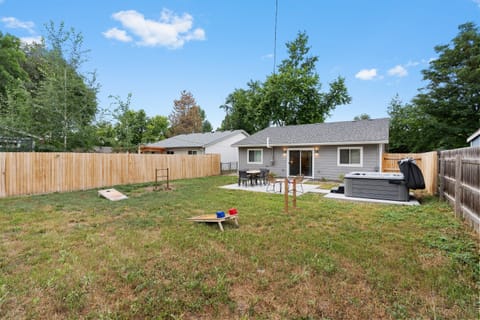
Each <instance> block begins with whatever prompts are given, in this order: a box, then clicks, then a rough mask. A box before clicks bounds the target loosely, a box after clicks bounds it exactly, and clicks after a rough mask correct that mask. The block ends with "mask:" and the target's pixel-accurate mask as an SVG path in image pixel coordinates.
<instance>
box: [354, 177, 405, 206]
mask: <svg viewBox="0 0 480 320" xmlns="http://www.w3.org/2000/svg"><path fill="white" fill-rule="evenodd" d="M344 183H345V196H347V197H355V198H369V199H381V200H394V201H408V200H409V198H410V197H409V192H408V187H407V184H406V182H405V179H404V175H403V173H382V172H350V173H348V174H346V175H345V181H344Z"/></svg>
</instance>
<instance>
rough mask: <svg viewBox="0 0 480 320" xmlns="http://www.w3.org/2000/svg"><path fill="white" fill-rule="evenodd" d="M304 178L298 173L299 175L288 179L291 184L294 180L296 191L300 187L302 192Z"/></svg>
mask: <svg viewBox="0 0 480 320" xmlns="http://www.w3.org/2000/svg"><path fill="white" fill-rule="evenodd" d="M304 179H305V177H304V176H303V175H300V176H294V177H293V179H291V180H289V181H290V183H291V184H293V181H295V184H296V186H297V191H298V190H300V188H301V189H302V192H303V180H304Z"/></svg>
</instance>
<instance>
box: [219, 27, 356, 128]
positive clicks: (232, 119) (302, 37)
mask: <svg viewBox="0 0 480 320" xmlns="http://www.w3.org/2000/svg"><path fill="white" fill-rule="evenodd" d="M286 47H287V52H288V58H287V59H285V60H283V61H282V62H281V64H280V65H279V67H278V73H274V74H272V75H270V76H268V77H267V79H266V81H265V82H264V83H261V82H258V81H250V82H249V84H248V86H249V88H248V89H246V90H243V89H237V90H235V92H234V93H232V94H231V95H229V96H228V98H227V101H226V104H225V105H223V106H221V108H222V109H224V110H225V111H226V116H225V119H224V122H223V123H222V127H224V128H227V127H228V128H231V129H244V130H245V131H247V132H249V133H254V132H256V131H258V130H261V129H263V128H265V127H267V126H268V125H269V124H270V123H273V124H276V125H293V124H306V123H317V122H323V121H324V120H325V119H326V117H327V116H328V115H330V113H331V111H332V110H334V109H335V107H336V106H338V105H341V104H347V103H350V101H351V98H350V96H349V95H348V92H347V89H346V87H345V80H344V79H343V78H342V77H338V78H337V79H335V80H334V81H333V82H331V83H330V89H329V91H328V92H321V83H320V77H319V75H318V73H317V72H316V63H317V62H318V57H317V56H310V55H309V52H310V47H309V46H308V36H307V34H306V33H305V32H300V33H298V35H297V38H296V39H295V40H294V41H292V42H287V44H286Z"/></svg>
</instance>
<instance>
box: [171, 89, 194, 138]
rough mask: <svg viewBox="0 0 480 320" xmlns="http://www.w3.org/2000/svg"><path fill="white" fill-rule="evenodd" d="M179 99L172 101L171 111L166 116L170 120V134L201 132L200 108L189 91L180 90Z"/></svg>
mask: <svg viewBox="0 0 480 320" xmlns="http://www.w3.org/2000/svg"><path fill="white" fill-rule="evenodd" d="M180 95H181V96H180V99H178V100H174V101H173V111H172V113H171V114H170V116H169V117H168V119H169V120H170V125H171V127H170V134H171V135H172V136H175V135H179V134H188V133H197V132H202V116H201V111H200V110H201V109H200V107H199V106H198V105H197V102H196V101H195V98H194V97H193V95H192V93H191V92H188V91H185V90H184V91H182V92H181V93H180Z"/></svg>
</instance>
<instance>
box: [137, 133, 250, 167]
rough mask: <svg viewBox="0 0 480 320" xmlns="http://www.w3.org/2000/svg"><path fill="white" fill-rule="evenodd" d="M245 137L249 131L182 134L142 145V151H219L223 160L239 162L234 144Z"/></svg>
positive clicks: (206, 152) (204, 152)
mask: <svg viewBox="0 0 480 320" xmlns="http://www.w3.org/2000/svg"><path fill="white" fill-rule="evenodd" d="M245 137H248V133H246V132H245V131H243V130H235V131H215V132H207V133H192V134H180V135H178V136H174V137H171V138H168V139H165V140H161V141H158V142H155V143H150V144H147V145H145V146H141V147H140V152H141V153H166V154H190V155H196V154H208V153H219V154H220V155H221V160H220V161H221V162H237V161H238V150H237V148H236V147H232V144H234V143H235V142H238V141H240V140H242V139H244V138H245Z"/></svg>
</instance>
